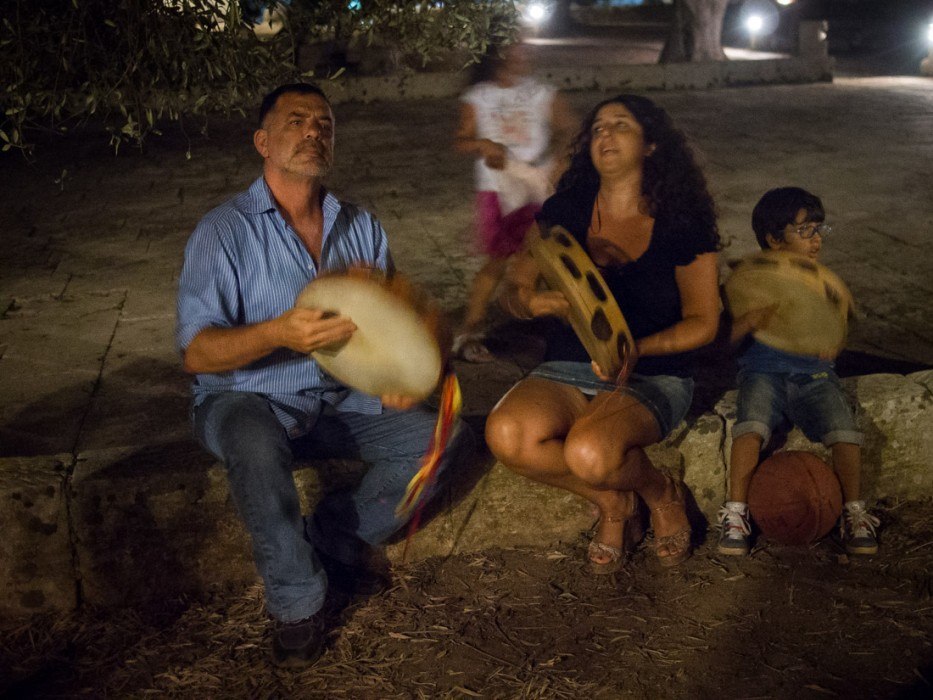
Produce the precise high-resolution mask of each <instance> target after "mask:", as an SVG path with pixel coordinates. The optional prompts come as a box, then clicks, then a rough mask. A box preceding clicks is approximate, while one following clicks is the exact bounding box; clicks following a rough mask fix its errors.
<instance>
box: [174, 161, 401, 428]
mask: <svg viewBox="0 0 933 700" xmlns="http://www.w3.org/2000/svg"><path fill="white" fill-rule="evenodd" d="M322 207H323V210H324V238H323V241H322V245H321V256H320V263H319V264H317V265H316V264H315V262H314V259H313V258H312V257H311V254H310V253H309V252H308V249H307V248H306V247H305V245H304V243H302V241H301V240H300V239H299V238H298V235H297V234H296V233H295V231H294V230H293V229H292V227H291V226H289V225H288V224H287V223H286V222H285V219H284V218H283V217H282V214H281V213H280V212H279V210H278V208H277V207H276V206H275V203H274V202H273V199H272V192H271V191H270V190H269V187H268V185H267V184H266V181H265V179H264V178H262V177H260V178H259V179H258V180H256V181H255V182H254V183H253V184H252V185H251V186H250V188H249V190H247V191H246V192H243V193H242V194H240V195H238V196H236V197H234V198H233V199H231V200H230V201H228V202H226V203H224V204H222V205H220V206H219V207H217V208H216V209H214V210H213V211H211V212H210V213H209V214H207V216H205V217H204V218H203V219H202V220H201V222H200V223H199V224H198V226H197V228H196V229H195V231H194V233H193V234H192V236H191V238H190V239H189V241H188V245H187V247H186V248H185V262H184V266H183V268H182V272H181V278H180V279H179V283H178V287H179V289H178V319H177V323H176V327H175V345H176V347H177V349H178V351H179V352H182V353H183V352H184V351H185V349H186V348H187V347H188V345H189V344H190V343H191V341H192V340H194V337H195V336H196V335H197V334H198V333H200V332H201V331H202V330H204V329H205V328H208V327H211V326H214V327H218V328H232V327H234V326H241V325H248V324H253V323H259V322H261V321H267V320H269V319H272V318H275V317H277V316H280V315H281V314H283V313H284V312H285V311H287V310H288V309H290V308H292V307H293V306H294V305H295V299H296V297H297V296H298V293H299V292H301V290H302V289H304V287H305V285H306V284H308V282H310V281H311V280H313V279H315V278H316V277H317V276H318V274H320V273H322V272H326V271H334V270H342V269H346V268H347V267H349V266H351V265H354V264H356V263H362V264H364V265H366V266H370V267H376V268H378V269H382V270H389V269H391V267H392V259H391V256H390V254H389V248H388V242H387V240H386V234H385V231H384V230H383V228H382V226H381V225H380V224H379V222H378V221H377V220H376V218H375V217H373V216H372V215H371V214H370V213H369V212H367V211H365V210H363V209H361V208H359V207H357V206H355V205H353V204H347V203H344V202H341V201H339V200H338V199H337V197H335V196H334V195H333V194H331V193H330V192H326V194H325V195H324V200H323V202H322ZM193 391H194V401H195V405H197V404H198V403H200V402H201V401H203V400H204V398H205V397H206V396H207V395H209V394H211V393H215V392H221V391H248V392H255V393H259V394H263V395H265V396H266V397H267V398H268V399H269V401H270V402H271V404H272V408H273V410H274V411H275V414H276V416H277V417H278V419H279V421H280V422H281V423H282V425H283V426H284V427H285V429H286V430H287V431H288V433H289V435H291V436H293V437H295V436H298V435H301V434H302V433H305V432H307V431H308V430H310V429H311V428H312V427H313V425H314V422H315V420H316V418H317V416H318V414H319V413H320V410H321V402H322V401H323V402H327V403H329V404H332V405H334V406H335V407H337V408H338V410H343V411H359V412H362V413H379V412H380V411H381V410H382V405H381V403H380V401H379V399H377V398H375V397H372V396H367V395H365V394H362V393H360V392H357V391H354V390H351V389H348V388H346V387H344V386H343V385H341V384H340V383H339V382H337V381H336V380H335V379H334V378H333V377H331V376H329V375H327V374H325V373H324V372H323V370H321V368H320V367H319V366H318V364H317V363H316V362H314V361H313V360H311V359H309V358H308V356H307V355H303V354H301V353H298V352H294V351H293V350H289V349H287V348H279V349H278V350H276V351H275V352H273V353H272V354H270V355H268V356H266V357H264V358H262V359H260V360H257V361H256V362H253V363H252V364H250V365H247V366H246V367H242V368H240V369H235V370H232V371H229V372H220V373H217V374H198V375H197V377H196V378H195V381H194V384H193Z"/></svg>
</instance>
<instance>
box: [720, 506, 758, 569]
mask: <svg viewBox="0 0 933 700" xmlns="http://www.w3.org/2000/svg"><path fill="white" fill-rule="evenodd" d="M719 528H720V533H719V547H718V551H719V553H720V554H725V555H728V556H742V555H745V554H748V538H749V536H750V535H751V534H752V528H751V526H750V524H749V517H748V504H747V503H742V502H741V501H726V502H725V503H724V504H723V506H722V508H721V509H720V510H719Z"/></svg>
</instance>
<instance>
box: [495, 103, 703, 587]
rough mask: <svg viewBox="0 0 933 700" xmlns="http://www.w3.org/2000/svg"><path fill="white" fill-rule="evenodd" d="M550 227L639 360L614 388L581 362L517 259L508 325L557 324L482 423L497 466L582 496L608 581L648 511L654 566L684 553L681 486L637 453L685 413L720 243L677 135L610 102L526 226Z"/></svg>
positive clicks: (560, 310)
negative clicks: (585, 259)
mask: <svg viewBox="0 0 933 700" xmlns="http://www.w3.org/2000/svg"><path fill="white" fill-rule="evenodd" d="M538 222H539V224H540V225H541V226H545V227H551V226H562V227H563V228H565V229H567V230H568V231H569V232H570V233H571V234H572V235H573V236H574V237H575V238H576V239H577V240H578V241H579V242H580V244H581V245H582V246H583V248H584V249H585V250H586V251H587V252H588V253H589V255H590V257H591V258H592V260H593V262H594V263H595V264H596V265H597V266H598V267H599V270H600V272H601V273H602V275H603V277H604V278H605V280H606V283H607V285H608V286H609V289H610V291H611V292H612V294H613V296H614V297H615V300H616V301H617V302H618V304H619V307H620V309H621V311H622V314H623V315H624V316H625V319H626V320H627V322H628V325H629V327H630V329H631V331H632V335H633V336H634V338H635V340H636V349H637V354H638V362H637V365H636V366H635V371H634V373H633V374H632V375H631V376H630V377H628V379H627V381H625V382H623V383H622V384H621V385H619V384H617V382H616V381H615V380H616V379H617V378H613V377H609V376H606V375H605V374H604V373H603V370H602V369H601V368H599V367H598V366H595V365H594V364H591V362H590V359H589V357H588V356H587V354H586V351H585V350H584V348H583V345H582V344H581V343H580V341H579V340H578V339H577V337H576V336H575V335H574V333H573V331H572V329H571V328H570V326H569V325H567V324H566V323H564V322H561V321H560V320H559V319H561V318H562V317H563V318H566V317H567V315H568V311H569V305H568V302H567V299H566V298H565V297H564V296H563V295H562V294H561V293H560V292H557V291H539V290H538V287H537V282H538V278H539V270H538V268H537V266H536V265H535V262H534V260H533V259H532V258H531V256H530V255H527V254H526V255H521V256H519V257H517V258H516V259H515V261H514V263H513V264H512V266H511V268H510V270H509V272H508V277H507V282H508V284H507V285H505V286H504V288H503V291H502V294H501V298H500V300H501V303H502V305H503V307H504V308H505V309H506V310H508V311H509V312H510V313H511V314H513V315H515V316H518V317H521V318H530V317H539V316H553V317H557V318H556V319H555V322H554V323H553V325H552V327H551V329H550V331H549V334H548V341H549V342H548V350H547V355H546V357H545V362H544V363H543V364H542V365H540V366H539V367H538V368H537V369H535V370H534V371H533V372H532V373H531V375H530V376H529V377H528V378H527V379H524V380H523V381H521V382H519V383H518V384H517V385H516V386H515V387H513V388H512V389H511V390H510V391H509V393H508V394H506V395H505V397H504V398H503V399H502V400H501V401H500V402H499V404H498V405H497V406H496V408H495V409H494V410H493V412H492V413H491V414H490V416H489V420H488V422H487V424H486V439H487V442H488V444H489V447H490V449H491V450H492V451H493V453H494V454H495V455H496V457H498V458H499V460H501V461H502V462H503V463H504V464H505V465H506V466H507V467H508V468H510V469H512V470H514V471H515V472H517V473H519V474H522V475H524V476H527V477H529V478H531V479H534V480H536V481H540V482H542V483H545V484H550V485H552V486H556V487H558V488H562V489H565V490H567V491H570V492H572V493H576V494H578V495H580V496H583V497H584V498H586V499H587V500H589V501H591V502H592V503H594V504H595V505H596V507H597V508H598V509H599V513H600V520H599V523H598V525H597V527H596V533H595V536H594V538H593V541H592V543H591V545H590V548H589V551H588V557H589V562H590V565H591V567H592V569H593V571H594V572H595V573H610V572H612V571H615V570H616V569H617V568H618V567H619V565H620V564H621V562H622V560H623V557H624V555H625V551H626V549H628V548H629V547H631V546H632V545H633V544H634V543H636V542H637V540H638V539H639V538H640V537H641V524H640V523H639V522H638V512H639V508H638V498H639V497H640V498H641V499H642V500H644V502H645V503H646V504H647V506H648V509H649V511H650V513H651V524H652V526H653V529H654V534H655V551H656V554H657V556H658V560H659V561H660V563H661V564H663V565H664V566H674V565H676V564H679V563H680V562H682V561H684V560H685V559H687V558H688V557H689V556H690V547H691V543H690V539H691V538H690V525H689V522H688V520H687V516H686V512H685V509H684V496H683V491H682V488H681V484H680V483H679V482H677V481H674V480H673V479H672V478H670V477H669V476H667V475H665V474H664V473H662V472H661V471H659V470H657V469H656V468H655V467H654V466H653V465H652V464H651V462H650V460H649V459H648V457H647V455H646V454H645V451H644V449H643V448H644V447H645V446H647V445H651V444H653V443H656V442H659V441H660V440H662V439H663V438H664V437H665V436H666V435H667V434H668V433H669V432H670V431H671V430H672V429H673V428H674V427H675V426H676V425H677V424H678V423H679V422H680V421H681V420H682V419H683V417H684V416H685V414H686V413H687V410H688V408H689V406H690V402H691V399H692V395H693V379H692V372H693V352H692V351H694V350H696V349H697V348H699V347H701V346H702V345H705V344H707V343H709V342H710V341H711V340H712V339H713V338H714V337H715V335H716V330H717V325H718V320H719V295H718V288H717V282H718V274H717V252H716V251H717V250H718V249H719V247H720V240H719V233H718V230H717V226H716V218H715V212H714V207H713V202H712V199H711V197H710V195H709V193H708V192H707V188H706V182H705V179H704V177H703V174H702V172H701V171H700V169H699V168H698V166H697V165H696V163H695V162H694V158H693V155H692V153H691V151H690V149H689V147H688V146H687V144H686V141H685V138H684V136H683V134H682V133H681V132H680V131H678V130H677V129H675V128H674V126H673V124H672V123H671V120H670V117H669V116H668V115H667V113H666V112H665V111H664V110H663V109H661V108H660V107H658V106H657V105H655V104H654V103H653V102H651V101H650V100H648V99H646V98H644V97H639V96H635V95H620V96H618V97H614V98H612V99H609V100H606V101H604V102H602V103H600V104H598V105H597V106H596V107H595V108H594V109H593V111H592V112H591V113H590V114H589V115H588V117H587V118H586V119H585V120H584V123H583V127H582V129H581V131H580V133H579V135H578V136H577V139H576V142H575V146H574V153H573V157H572V160H571V165H570V168H569V170H568V171H567V172H566V173H565V174H564V176H563V177H562V178H561V180H560V182H559V184H558V187H557V193H556V194H555V195H554V196H552V197H551V198H550V199H548V200H547V201H546V202H545V204H544V207H543V209H542V211H541V214H540V215H539V217H538Z"/></svg>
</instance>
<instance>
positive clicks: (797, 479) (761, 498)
mask: <svg viewBox="0 0 933 700" xmlns="http://www.w3.org/2000/svg"><path fill="white" fill-rule="evenodd" d="M748 509H749V511H750V513H751V516H752V520H754V521H755V523H756V524H757V525H758V528H759V529H760V530H761V534H762V535H764V536H765V537H767V538H768V539H769V540H774V541H775V542H779V543H780V544H810V543H811V542H815V541H817V540H818V539H820V538H821V537H823V536H825V535H826V534H828V533H829V531H830V530H832V529H833V526H834V525H835V524H836V522H837V521H838V520H839V516H840V515H841V514H842V489H841V487H840V486H839V480H838V479H837V478H836V475H835V473H833V470H832V468H831V467H830V466H829V465H828V464H827V463H826V462H824V461H823V460H822V459H820V458H819V457H817V456H816V455H815V454H812V453H811V452H800V451H789V452H777V453H775V454H773V455H772V456H771V457H769V458H768V459H766V460H765V461H764V462H762V463H761V465H760V466H759V467H758V469H757V470H756V471H755V474H754V475H753V476H752V481H751V484H750V485H749V487H748Z"/></svg>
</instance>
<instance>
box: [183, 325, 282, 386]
mask: <svg viewBox="0 0 933 700" xmlns="http://www.w3.org/2000/svg"><path fill="white" fill-rule="evenodd" d="M273 323H274V321H263V322H262V323H256V324H252V325H249V326H238V327H236V328H214V327H210V328H205V329H204V330H202V331H201V332H200V333H198V334H197V335H196V336H195V337H194V340H192V341H191V344H190V345H188V349H187V350H185V362H184V367H185V371H186V372H189V373H191V374H213V373H216V372H228V371H230V370H234V369H239V368H240V367H245V366H246V365H248V364H250V363H251V362H255V361H256V360H259V359H261V358H263V357H265V356H266V355H268V354H269V353H271V352H272V351H274V350H276V349H277V348H278V347H279V344H278V342H277V341H276V336H275V333H274V332H273V331H274V325H273Z"/></svg>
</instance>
